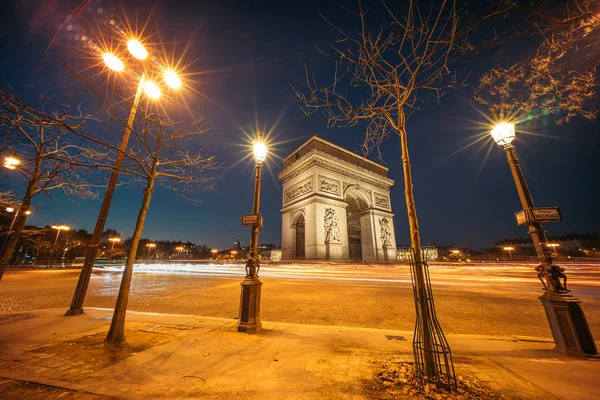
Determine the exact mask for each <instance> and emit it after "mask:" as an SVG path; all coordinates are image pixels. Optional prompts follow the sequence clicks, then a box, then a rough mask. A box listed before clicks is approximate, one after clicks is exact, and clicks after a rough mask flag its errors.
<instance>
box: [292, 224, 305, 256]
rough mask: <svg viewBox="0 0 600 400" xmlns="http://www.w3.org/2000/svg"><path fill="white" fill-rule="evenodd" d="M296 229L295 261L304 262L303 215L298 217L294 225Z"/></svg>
mask: <svg viewBox="0 0 600 400" xmlns="http://www.w3.org/2000/svg"><path fill="white" fill-rule="evenodd" d="M294 225H295V228H296V260H304V257H305V250H304V249H305V225H306V220H305V219H304V215H302V214H301V215H300V216H299V217H298V219H296V223H295V224H294Z"/></svg>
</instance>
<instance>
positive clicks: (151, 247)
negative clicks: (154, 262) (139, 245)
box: [146, 243, 156, 259]
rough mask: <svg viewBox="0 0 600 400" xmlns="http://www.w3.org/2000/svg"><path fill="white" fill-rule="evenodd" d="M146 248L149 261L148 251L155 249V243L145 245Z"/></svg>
mask: <svg viewBox="0 0 600 400" xmlns="http://www.w3.org/2000/svg"><path fill="white" fill-rule="evenodd" d="M146 247H147V248H148V259H150V251H151V250H152V249H153V248H155V247H156V243H147V244H146Z"/></svg>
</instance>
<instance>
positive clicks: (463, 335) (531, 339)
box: [27, 307, 554, 343]
mask: <svg viewBox="0 0 600 400" xmlns="http://www.w3.org/2000/svg"><path fill="white" fill-rule="evenodd" d="M57 309H60V308H43V309H38V310H29V311H27V312H28V313H31V312H49V311H50V312H51V311H53V310H57ZM85 309H88V310H97V311H111V312H112V311H114V309H113V308H104V307H85V308H84V310H85ZM127 313H128V314H132V315H148V316H165V317H187V318H193V319H195V320H196V319H201V320H211V321H223V322H225V323H226V324H227V323H230V322H237V319H238V318H237V317H234V318H224V317H209V316H203V315H194V314H171V313H160V312H151V311H135V310H127ZM81 315H86V314H85V312H84V313H83V314H81ZM75 317H77V316H75ZM189 322H191V321H188V322H187V323H189ZM262 322H263V324H265V323H266V324H280V323H281V324H285V325H301V326H314V327H335V328H340V329H348V328H350V329H367V330H380V331H384V332H388V331H389V332H398V333H400V334H403V335H408V336H410V337H411V338H412V335H413V334H414V331H412V330H410V331H406V330H395V329H376V328H365V327H356V326H337V325H316V324H301V323H295V322H283V321H262ZM184 324H185V323H184ZM94 329H96V328H94ZM92 330H93V329H92ZM446 336H447V337H448V338H451V337H453V336H454V337H458V338H473V339H483V340H499V341H511V340H512V341H515V339H517V340H518V341H522V342H539V343H554V340H552V339H551V338H541V337H535V336H518V335H510V336H497V335H476V334H469V333H447V335H446ZM407 340H408V337H407Z"/></svg>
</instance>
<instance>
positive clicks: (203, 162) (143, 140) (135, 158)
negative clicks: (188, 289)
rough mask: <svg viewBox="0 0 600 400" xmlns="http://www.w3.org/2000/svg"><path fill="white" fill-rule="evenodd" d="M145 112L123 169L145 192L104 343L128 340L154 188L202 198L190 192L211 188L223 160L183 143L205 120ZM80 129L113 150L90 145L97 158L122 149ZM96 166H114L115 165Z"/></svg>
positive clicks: (202, 130)
mask: <svg viewBox="0 0 600 400" xmlns="http://www.w3.org/2000/svg"><path fill="white" fill-rule="evenodd" d="M138 113H140V111H138ZM141 113H142V114H143V116H142V117H141V121H140V122H139V123H138V124H136V125H135V126H133V127H132V133H133V134H134V138H135V144H134V145H133V146H132V147H131V148H130V149H129V150H128V151H127V152H125V153H124V157H125V162H124V163H123V166H122V167H121V168H120V171H121V172H124V173H125V174H126V175H129V176H130V177H133V178H134V179H137V180H139V181H140V182H143V183H144V189H143V193H144V196H143V199H142V203H141V205H140V210H139V213H138V217H137V221H136V224H135V229H134V232H133V235H132V238H131V242H130V245H129V250H128V253H127V262H126V264H125V269H124V271H123V278H122V280H121V286H120V289H119V295H118V297H117V303H116V305H115V311H114V315H113V319H112V323H111V326H110V330H109V331H108V335H107V337H106V342H108V343H110V344H113V345H119V344H120V343H122V342H123V340H125V316H126V311H127V303H128V299H129V288H130V286H131V279H132V274H133V264H134V262H135V259H136V254H137V252H138V246H139V243H140V239H141V237H142V233H143V231H144V224H145V221H146V216H147V214H148V210H149V208H150V201H151V200H152V196H153V194H154V191H155V188H156V187H163V188H166V189H169V190H171V191H174V192H176V193H177V194H178V195H180V196H183V197H184V198H186V199H188V200H191V201H198V199H197V198H194V197H192V194H193V193H194V192H198V191H207V190H213V189H214V186H213V183H214V181H215V180H216V179H217V178H218V176H217V175H216V174H215V171H216V170H217V169H218V168H219V164H218V163H217V161H216V159H215V158H214V157H210V156H206V155H205V154H204V153H203V152H202V151H199V152H196V153H190V152H189V151H187V150H186V149H185V147H184V146H183V143H184V142H185V141H187V140H190V139H193V138H194V137H197V136H198V135H202V134H204V133H206V132H207V129H206V128H205V126H204V124H203V120H202V119H196V120H194V121H193V122H192V123H190V124H184V123H180V122H175V121H173V120H169V119H166V118H161V117H159V116H158V115H157V114H155V113H147V112H146V111H141ZM80 134H81V135H83V136H85V137H87V138H88V139H89V140H92V141H94V142H96V143H97V144H101V145H102V146H103V147H105V148H107V149H109V150H108V152H107V153H104V154H99V153H97V152H96V151H94V150H90V151H91V152H93V153H94V154H90V157H91V158H93V159H98V158H100V157H102V158H104V159H107V160H110V159H111V158H114V155H115V153H117V152H119V151H120V150H119V147H118V146H117V145H115V144H111V143H109V142H105V141H103V140H102V139H100V138H97V137H93V136H87V135H86V134H85V133H81V132H80ZM93 166H94V167H101V168H106V169H112V168H113V166H112V164H106V165H103V164H95V165H93Z"/></svg>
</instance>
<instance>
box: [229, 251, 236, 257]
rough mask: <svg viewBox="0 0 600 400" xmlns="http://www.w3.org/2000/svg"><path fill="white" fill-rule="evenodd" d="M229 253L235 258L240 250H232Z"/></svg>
mask: <svg viewBox="0 0 600 400" xmlns="http://www.w3.org/2000/svg"><path fill="white" fill-rule="evenodd" d="M229 253H230V254H231V258H233V259H235V258H236V256H237V253H238V252H237V250H231V251H230V252H229Z"/></svg>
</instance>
